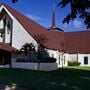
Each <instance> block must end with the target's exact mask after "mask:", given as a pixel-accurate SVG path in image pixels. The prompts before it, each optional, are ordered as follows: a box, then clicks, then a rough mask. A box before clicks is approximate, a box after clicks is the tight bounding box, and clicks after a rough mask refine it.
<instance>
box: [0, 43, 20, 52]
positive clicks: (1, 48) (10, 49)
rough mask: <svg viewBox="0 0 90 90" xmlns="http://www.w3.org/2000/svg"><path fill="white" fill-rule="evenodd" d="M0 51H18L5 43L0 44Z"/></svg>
mask: <svg viewBox="0 0 90 90" xmlns="http://www.w3.org/2000/svg"><path fill="white" fill-rule="evenodd" d="M0 50H4V51H8V52H16V51H18V50H17V49H16V48H14V47H11V46H10V45H8V44H6V43H1V42H0Z"/></svg>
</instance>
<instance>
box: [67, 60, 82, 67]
mask: <svg viewBox="0 0 90 90" xmlns="http://www.w3.org/2000/svg"><path fill="white" fill-rule="evenodd" d="M80 64H81V63H80V62H76V61H73V62H71V61H68V66H80Z"/></svg>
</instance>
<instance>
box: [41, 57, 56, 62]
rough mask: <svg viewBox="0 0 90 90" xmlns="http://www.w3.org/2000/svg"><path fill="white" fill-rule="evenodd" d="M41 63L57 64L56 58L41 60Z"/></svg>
mask: <svg viewBox="0 0 90 90" xmlns="http://www.w3.org/2000/svg"><path fill="white" fill-rule="evenodd" d="M40 62H41V63H55V62H56V58H53V57H47V58H43V59H41V60H40Z"/></svg>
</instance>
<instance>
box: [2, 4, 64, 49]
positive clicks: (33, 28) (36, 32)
mask: <svg viewBox="0 0 90 90" xmlns="http://www.w3.org/2000/svg"><path fill="white" fill-rule="evenodd" d="M3 5H4V7H5V8H6V9H7V10H8V11H9V12H10V13H11V14H12V15H13V16H14V17H15V18H16V19H17V20H18V21H19V22H20V24H21V25H22V26H23V27H24V28H25V30H26V31H27V32H28V33H29V34H30V35H31V36H32V37H33V38H34V39H35V40H36V41H37V42H38V43H39V44H42V45H43V46H45V47H46V48H48V49H55V50H61V45H60V43H61V42H62V40H63V32H62V31H60V32H53V31H49V30H48V29H46V28H45V27H43V26H41V25H40V24H38V23H36V22H34V21H33V20H31V19H29V18H28V17H26V16H24V15H22V14H21V13H19V12H18V11H16V10H15V9H12V8H11V7H9V6H8V5H5V4H3Z"/></svg>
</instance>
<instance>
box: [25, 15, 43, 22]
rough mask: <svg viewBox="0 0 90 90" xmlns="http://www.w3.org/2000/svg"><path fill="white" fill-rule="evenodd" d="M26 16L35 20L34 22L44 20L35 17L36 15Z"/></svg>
mask: <svg viewBox="0 0 90 90" xmlns="http://www.w3.org/2000/svg"><path fill="white" fill-rule="evenodd" d="M26 16H27V17H28V18H31V19H32V20H34V21H42V20H43V19H42V18H41V17H39V16H35V15H31V14H26Z"/></svg>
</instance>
